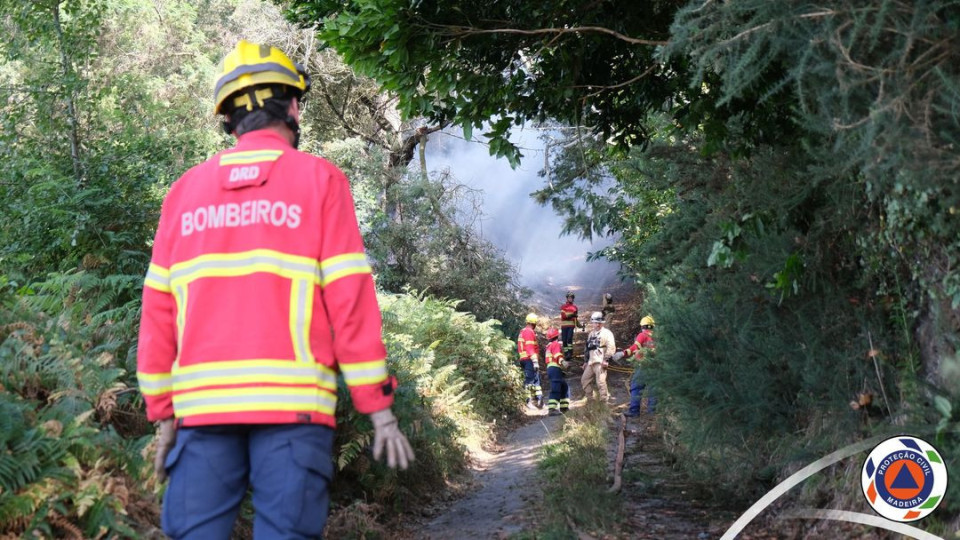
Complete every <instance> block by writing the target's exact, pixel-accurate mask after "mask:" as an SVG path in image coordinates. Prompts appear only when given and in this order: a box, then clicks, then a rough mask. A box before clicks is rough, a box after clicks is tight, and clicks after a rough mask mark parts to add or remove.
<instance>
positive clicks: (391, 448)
mask: <svg viewBox="0 0 960 540" xmlns="http://www.w3.org/2000/svg"><path fill="white" fill-rule="evenodd" d="M370 421H371V422H373V459H377V460H379V459H380V456H381V455H383V449H384V447H386V449H387V466H388V467H390V468H391V469H395V468H397V466H398V465H399V466H400V469H403V470H405V469H406V468H407V467H408V466H409V465H410V463H411V462H412V461H413V448H412V447H411V446H410V443H409V442H407V437H406V436H405V435H404V434H403V432H401V431H400V427H399V425H398V424H397V419H396V418H395V417H394V416H393V412H392V411H391V410H390V409H384V410H382V411H377V412H375V413H372V414H371V415H370Z"/></svg>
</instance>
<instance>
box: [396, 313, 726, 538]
mask: <svg viewBox="0 0 960 540" xmlns="http://www.w3.org/2000/svg"><path fill="white" fill-rule="evenodd" d="M624 296H626V295H624ZM631 300H633V299H632V298H631ZM627 305H629V303H628V304H627ZM597 308H598V306H592V305H587V306H582V307H581V312H582V313H584V312H585V313H589V311H592V310H595V309H597ZM613 319H614V320H613V321H612V322H613V324H612V325H611V330H612V331H613V332H614V334H615V336H616V338H617V344H618V347H619V348H623V347H625V346H627V345H629V344H630V343H632V341H633V336H634V335H635V334H636V332H637V330H638V328H636V326H637V325H638V320H639V317H637V316H636V314H635V313H633V312H631V311H630V310H629V309H624V310H622V312H621V313H618V314H617V316H615V317H614V318H613ZM635 319H636V320H635ZM584 336H585V334H583V333H580V332H578V334H577V343H576V345H575V350H578V351H579V350H582V340H583V339H584ZM580 375H581V371H580V370H579V369H578V368H574V369H573V370H572V371H571V372H570V373H569V375H568V377H567V382H568V383H569V384H570V391H571V394H572V397H573V399H574V402H575V403H574V405H573V406H574V407H576V406H577V405H578V404H577V403H576V400H577V399H578V398H580V397H581V396H582V391H581V390H580ZM543 380H546V374H543ZM628 382H629V374H626V373H614V372H610V376H609V380H608V386H609V389H610V392H611V397H612V401H613V402H612V404H611V415H610V420H609V422H608V423H607V424H608V428H609V430H610V436H609V441H610V442H609V445H608V458H609V459H608V463H609V470H610V480H611V483H612V478H613V468H614V465H613V464H614V458H615V455H616V451H617V434H618V431H619V425H620V423H619V413H620V412H624V411H625V410H626V407H627V404H628V403H629V399H630V395H629V386H628ZM545 386H546V388H545V391H549V385H545ZM525 414H526V420H527V422H526V423H525V424H524V425H522V426H520V427H519V428H517V429H515V430H514V431H513V432H511V433H510V434H509V435H508V436H506V437H505V438H504V439H503V440H502V441H501V442H500V451H498V452H496V453H480V454H475V455H474V456H473V461H474V464H475V465H474V467H473V475H474V476H473V482H472V487H471V489H469V490H467V494H466V496H464V497H463V498H461V499H459V500H457V501H455V502H453V503H449V504H448V505H447V506H445V507H437V508H435V509H433V511H435V512H437V513H436V514H434V515H435V516H436V517H434V518H433V519H432V520H429V521H426V522H424V523H422V524H421V525H420V526H419V527H417V529H418V530H416V531H414V532H413V537H415V538H427V539H431V540H444V539H504V538H509V537H510V536H511V535H515V534H517V533H521V532H523V531H529V530H531V528H532V525H533V524H534V523H535V522H536V512H537V511H538V507H539V501H540V500H541V498H542V489H543V487H544V486H542V485H540V484H541V481H540V480H539V479H538V477H537V456H538V451H539V449H540V447H541V446H542V445H543V444H545V443H547V442H549V441H550V440H551V438H552V437H553V435H554V434H555V433H557V432H558V430H559V429H561V427H562V425H563V421H564V420H563V417H557V416H553V417H551V416H547V415H546V409H543V410H536V409H527V410H526V411H525ZM625 440H626V444H625V449H626V451H625V460H624V467H623V485H622V489H621V491H620V496H621V497H622V500H623V509H624V516H625V517H624V520H623V522H622V523H621V524H620V526H619V527H618V528H619V530H620V531H622V532H621V533H620V534H618V535H617V536H615V538H631V539H633V538H643V539H646V538H650V539H652V538H657V539H671V538H678V539H679V538H684V539H691V538H692V539H697V540H706V539H713V538H719V537H720V536H721V535H722V533H723V531H724V530H725V529H726V527H727V526H728V525H729V523H731V522H732V521H733V520H734V519H736V515H734V514H733V513H731V512H729V511H724V510H721V509H718V508H717V507H716V506H715V505H711V504H708V503H706V502H705V501H703V500H701V499H699V498H698V497H697V488H696V487H695V486H693V485H691V484H689V482H688V481H686V480H685V479H684V478H683V476H682V475H681V474H679V473H678V472H677V471H676V470H675V469H674V468H673V467H672V466H671V458H670V456H669V454H668V453H667V451H666V447H665V446H664V443H663V436H662V433H660V432H659V431H658V428H657V427H656V422H655V420H654V419H653V418H652V417H650V416H648V415H644V416H641V417H639V418H634V419H629V420H628V423H627V429H626V432H625ZM589 538H591V537H590V536H588V535H585V534H583V533H581V540H586V539H589Z"/></svg>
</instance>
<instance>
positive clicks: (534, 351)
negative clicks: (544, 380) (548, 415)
mask: <svg viewBox="0 0 960 540" xmlns="http://www.w3.org/2000/svg"><path fill="white" fill-rule="evenodd" d="M538 320H539V319H538V317H537V314H536V313H528V314H527V319H526V321H527V325H526V326H525V327H524V328H523V330H520V335H519V336H517V354H518V355H520V368H521V369H523V387H524V388H526V389H527V392H528V396H527V406H528V407H530V406H536V407H537V408H538V409H542V408H543V389H542V388H540V354H539V352H538V351H539V350H540V347H538V346H537V333H536V331H534V328H535V327H536V326H537V321H538Z"/></svg>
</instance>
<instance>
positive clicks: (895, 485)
mask: <svg viewBox="0 0 960 540" xmlns="http://www.w3.org/2000/svg"><path fill="white" fill-rule="evenodd" d="M860 482H861V485H862V486H863V494H864V496H866V498H867V502H869V503H870V506H871V507H873V509H874V510H875V511H876V512H877V513H878V514H880V515H881V516H883V517H885V518H887V519H891V520H893V521H900V522H908V521H916V520H918V519H923V518H925V517H926V516H928V515H930V513H931V512H933V511H934V510H935V509H936V508H937V506H938V505H939V504H940V502H941V501H942V500H943V494H944V493H946V491H947V467H946V465H944V463H943V458H942V457H941V456H940V452H938V451H937V449H936V448H934V447H933V446H932V445H931V444H930V443H928V442H926V441H924V440H923V439H918V438H917V437H910V436H908V435H902V436H899V437H892V438H890V439H887V440H885V441H883V442H882V443H880V444H878V445H877V446H876V447H875V448H874V449H873V451H871V452H870V455H869V456H867V460H866V461H865V462H864V463H863V472H862V473H861V475H860Z"/></svg>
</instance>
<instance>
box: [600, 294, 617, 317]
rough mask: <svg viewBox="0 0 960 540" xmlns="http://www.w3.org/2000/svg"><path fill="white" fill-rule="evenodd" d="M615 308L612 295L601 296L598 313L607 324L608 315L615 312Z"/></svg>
mask: <svg viewBox="0 0 960 540" xmlns="http://www.w3.org/2000/svg"><path fill="white" fill-rule="evenodd" d="M616 310H617V308H616V306H614V305H613V295H612V294H610V293H606V294H604V295H603V305H602V306H601V307H600V313H602V314H603V319H604V320H605V321H607V322H610V315H612V314H613V312H614V311H616Z"/></svg>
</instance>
